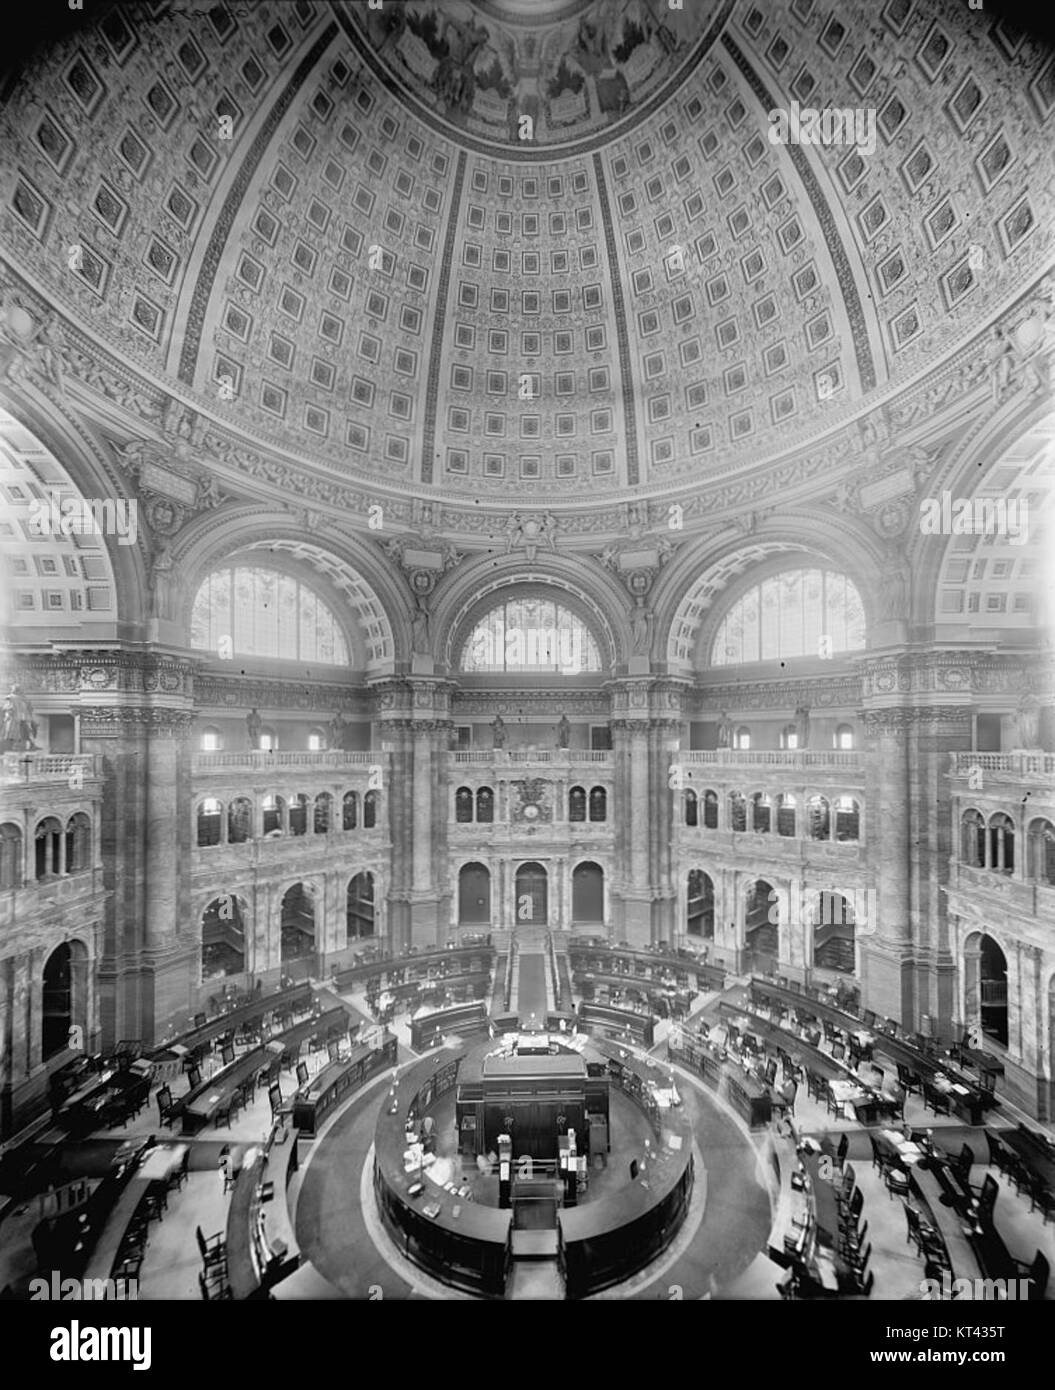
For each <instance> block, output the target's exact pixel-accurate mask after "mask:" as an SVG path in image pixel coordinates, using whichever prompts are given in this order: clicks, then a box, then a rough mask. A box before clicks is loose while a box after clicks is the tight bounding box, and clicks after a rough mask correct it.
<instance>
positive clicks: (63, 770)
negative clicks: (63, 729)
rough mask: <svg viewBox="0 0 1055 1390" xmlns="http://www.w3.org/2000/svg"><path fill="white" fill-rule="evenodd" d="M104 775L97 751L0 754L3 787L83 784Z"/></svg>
mask: <svg viewBox="0 0 1055 1390" xmlns="http://www.w3.org/2000/svg"><path fill="white" fill-rule="evenodd" d="M101 775H102V757H101V756H100V755H99V754H98V753H4V754H3V755H2V757H0V787H41V786H55V785H57V784H59V783H65V784H66V786H67V787H73V786H76V785H77V784H78V783H79V784H81V785H83V784H84V783H85V782H88V781H91V780H92V779H95V778H98V777H100V776H101Z"/></svg>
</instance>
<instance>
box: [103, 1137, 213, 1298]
mask: <svg viewBox="0 0 1055 1390" xmlns="http://www.w3.org/2000/svg"><path fill="white" fill-rule="evenodd" d="M186 1153H187V1146H186V1144H158V1145H157V1146H156V1147H155V1148H153V1149H150V1150H149V1151H148V1153H147V1155H146V1157H145V1158H144V1159H143V1161H142V1163H140V1165H139V1167H138V1168H137V1169H136V1170H135V1172H134V1173H133V1174H132V1176H131V1177H130V1178H129V1180H128V1182H127V1183H126V1184H125V1186H124V1189H123V1190H122V1192H121V1195H120V1196H119V1197H118V1199H117V1202H116V1203H115V1204H114V1207H113V1209H112V1210H111V1212H110V1214H109V1216H108V1217H107V1219H106V1224H105V1226H104V1227H103V1229H102V1232H101V1234H100V1236H99V1239H98V1241H97V1242H96V1245H95V1249H94V1250H93V1251H92V1255H91V1258H90V1259H89V1261H88V1264H87V1266H86V1268H85V1271H84V1277H85V1279H109V1278H110V1276H111V1274H112V1273H113V1268H114V1264H115V1263H116V1261H117V1252H118V1251H119V1250H120V1248H121V1242H122V1240H123V1239H124V1236H125V1232H126V1231H127V1230H128V1226H129V1223H130V1222H131V1220H132V1218H133V1216H135V1214H136V1211H137V1210H138V1208H139V1204H140V1202H141V1201H142V1200H143V1198H144V1197H145V1196H146V1195H147V1191H148V1190H149V1188H150V1184H151V1183H154V1182H168V1180H169V1178H170V1177H171V1176H172V1174H173V1173H174V1172H175V1171H176V1169H177V1168H178V1167H179V1166H180V1164H181V1163H182V1162H183V1159H184V1157H185V1155H186Z"/></svg>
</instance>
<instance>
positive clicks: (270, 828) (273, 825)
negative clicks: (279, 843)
mask: <svg viewBox="0 0 1055 1390" xmlns="http://www.w3.org/2000/svg"><path fill="white" fill-rule="evenodd" d="M285 809H286V803H285V802H284V801H283V799H282V797H280V796H265V797H264V805H263V812H264V834H265V835H281V834H282V832H283V829H284V826H283V824H282V821H283V815H284V812H285Z"/></svg>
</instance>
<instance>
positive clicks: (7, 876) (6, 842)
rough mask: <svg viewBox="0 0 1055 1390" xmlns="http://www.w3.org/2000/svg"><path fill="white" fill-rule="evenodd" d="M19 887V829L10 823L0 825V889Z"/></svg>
mask: <svg viewBox="0 0 1055 1390" xmlns="http://www.w3.org/2000/svg"><path fill="white" fill-rule="evenodd" d="M21 887H22V831H21V828H20V827H19V826H17V825H14V824H12V823H8V824H6V825H0V889H5V888H21Z"/></svg>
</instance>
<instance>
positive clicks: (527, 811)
mask: <svg viewBox="0 0 1055 1390" xmlns="http://www.w3.org/2000/svg"><path fill="white" fill-rule="evenodd" d="M537 817H538V807H537V806H525V807H524V819H525V820H535V819H537Z"/></svg>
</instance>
